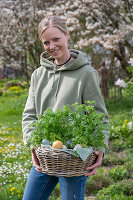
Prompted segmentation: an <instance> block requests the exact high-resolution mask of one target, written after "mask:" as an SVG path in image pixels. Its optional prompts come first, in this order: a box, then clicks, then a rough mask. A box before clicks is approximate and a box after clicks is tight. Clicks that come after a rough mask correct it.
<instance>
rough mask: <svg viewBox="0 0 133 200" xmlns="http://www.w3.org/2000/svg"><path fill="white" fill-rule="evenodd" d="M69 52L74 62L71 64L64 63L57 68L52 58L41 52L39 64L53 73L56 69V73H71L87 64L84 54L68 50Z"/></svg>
mask: <svg viewBox="0 0 133 200" xmlns="http://www.w3.org/2000/svg"><path fill="white" fill-rule="evenodd" d="M69 52H70V54H71V56H73V57H74V58H75V60H74V61H72V62H68V63H66V64H65V65H63V66H62V67H61V68H57V66H56V64H54V63H53V58H52V56H49V55H48V54H47V53H46V52H43V53H42V54H41V56H40V64H41V66H44V67H46V68H49V69H51V70H53V71H54V70H55V69H56V71H72V70H76V69H78V68H80V67H82V66H84V65H87V64H89V62H88V60H87V56H86V54H85V53H83V52H81V51H78V50H75V49H70V50H69Z"/></svg>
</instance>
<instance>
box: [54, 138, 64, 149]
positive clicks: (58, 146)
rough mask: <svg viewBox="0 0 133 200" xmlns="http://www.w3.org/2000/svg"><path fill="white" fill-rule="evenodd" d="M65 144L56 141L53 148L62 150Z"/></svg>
mask: <svg viewBox="0 0 133 200" xmlns="http://www.w3.org/2000/svg"><path fill="white" fill-rule="evenodd" d="M62 146H63V143H62V142H61V141H60V140H56V141H54V142H53V144H52V147H53V148H55V149H62Z"/></svg>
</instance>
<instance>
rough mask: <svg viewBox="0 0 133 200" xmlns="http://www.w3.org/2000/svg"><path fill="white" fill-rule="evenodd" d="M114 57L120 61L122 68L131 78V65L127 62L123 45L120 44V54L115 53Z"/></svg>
mask: <svg viewBox="0 0 133 200" xmlns="http://www.w3.org/2000/svg"><path fill="white" fill-rule="evenodd" d="M114 55H115V57H117V59H118V60H119V61H120V63H121V67H122V69H123V70H124V71H125V72H126V74H127V76H128V77H129V78H131V77H132V74H131V73H130V72H129V71H128V70H127V67H128V66H129V63H128V62H127V58H126V53H125V47H124V46H123V44H119V52H118V51H114Z"/></svg>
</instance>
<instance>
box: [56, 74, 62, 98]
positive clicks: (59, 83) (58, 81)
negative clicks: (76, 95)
mask: <svg viewBox="0 0 133 200" xmlns="http://www.w3.org/2000/svg"><path fill="white" fill-rule="evenodd" d="M60 77H61V71H60V72H59V78H58V83H57V88H56V92H55V97H57V94H58V90H59V84H60Z"/></svg>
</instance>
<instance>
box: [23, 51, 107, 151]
mask: <svg viewBox="0 0 133 200" xmlns="http://www.w3.org/2000/svg"><path fill="white" fill-rule="evenodd" d="M69 51H70V54H71V55H72V56H73V57H74V58H75V60H74V61H69V62H68V63H67V64H65V65H64V66H62V67H61V68H57V66H56V65H55V64H54V63H53V62H52V57H48V58H47V59H46V58H44V57H46V56H45V53H42V54H41V59H40V64H41V66H40V67H39V68H38V69H36V70H35V71H34V72H33V74H32V76H31V86H30V89H29V96H28V99H27V102H26V105H25V109H24V112H23V117H22V131H23V138H24V144H26V142H27V140H28V138H29V136H30V135H31V132H32V131H33V130H34V127H29V126H30V125H31V124H33V123H34V122H35V121H36V120H37V116H38V115H39V114H43V112H44V111H45V110H46V109H47V108H48V107H51V108H52V110H53V111H56V109H57V108H62V107H63V106H64V105H66V104H70V105H72V104H74V103H75V102H78V103H80V104H83V103H84V102H85V101H87V100H90V101H92V100H94V101H95V102H96V106H95V109H96V111H97V112H103V113H104V114H105V116H106V120H105V123H108V113H107V110H106V107H105V104H104V101H103V99H102V96H101V93H100V88H99V77H98V73H97V71H96V70H95V69H94V68H93V67H91V66H90V64H89V63H88V61H87V58H86V55H85V54H84V53H82V52H80V51H77V50H73V49H72V50H69ZM108 138H109V131H105V144H108ZM103 151H104V150H103Z"/></svg>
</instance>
